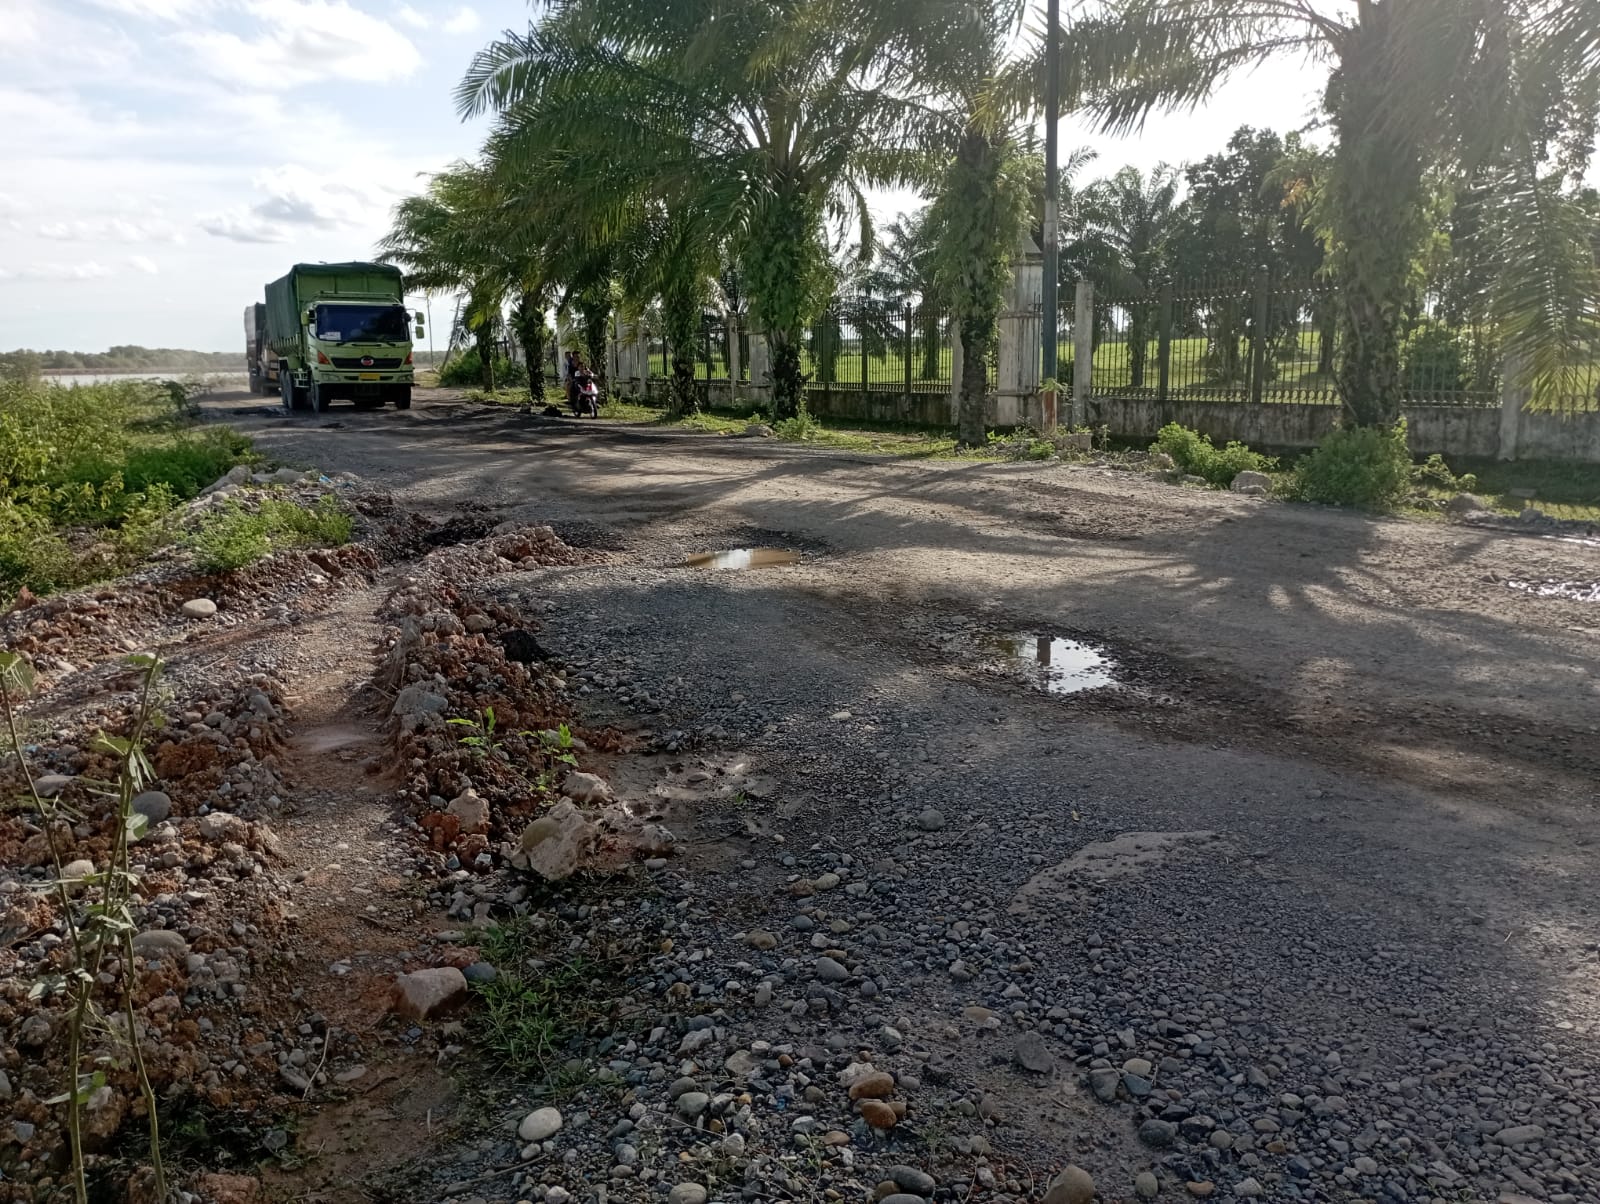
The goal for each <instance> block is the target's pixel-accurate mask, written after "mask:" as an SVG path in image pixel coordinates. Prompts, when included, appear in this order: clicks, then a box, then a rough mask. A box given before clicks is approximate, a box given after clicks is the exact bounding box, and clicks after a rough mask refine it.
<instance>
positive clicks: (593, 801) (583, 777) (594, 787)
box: [561, 771, 611, 807]
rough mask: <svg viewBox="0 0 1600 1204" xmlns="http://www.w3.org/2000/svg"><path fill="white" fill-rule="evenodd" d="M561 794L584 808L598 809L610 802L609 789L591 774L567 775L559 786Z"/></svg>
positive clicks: (602, 781) (603, 782) (601, 780)
mask: <svg viewBox="0 0 1600 1204" xmlns="http://www.w3.org/2000/svg"><path fill="white" fill-rule="evenodd" d="M561 792H562V793H563V794H565V795H566V796H567V797H568V798H570V799H571V800H572V801H573V802H575V803H579V804H582V805H584V806H590V807H599V806H604V805H605V804H606V803H609V802H610V801H611V787H609V786H607V785H606V784H605V781H604V780H603V779H601V778H598V777H596V776H595V775H594V774H592V773H578V772H576V771H574V772H572V773H569V774H568V775H567V780H566V781H565V782H563V783H562V784H561Z"/></svg>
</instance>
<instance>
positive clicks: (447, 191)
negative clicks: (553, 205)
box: [378, 163, 544, 400]
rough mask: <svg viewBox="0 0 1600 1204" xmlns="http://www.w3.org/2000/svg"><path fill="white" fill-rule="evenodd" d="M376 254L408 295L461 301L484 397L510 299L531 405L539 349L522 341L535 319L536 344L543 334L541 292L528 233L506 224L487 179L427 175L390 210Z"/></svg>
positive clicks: (478, 170) (496, 189)
mask: <svg viewBox="0 0 1600 1204" xmlns="http://www.w3.org/2000/svg"><path fill="white" fill-rule="evenodd" d="M378 254H379V257H380V258H382V259H384V260H386V261H388V262H391V263H397V264H399V265H401V266H402V267H404V268H405V269H406V273H407V277H408V279H409V281H410V283H411V285H412V286H413V287H415V288H421V289H450V290H453V291H457V292H461V293H464V294H465V295H466V308H465V314H464V319H465V323H466V326H467V329H468V330H469V331H471V332H472V335H473V338H474V341H475V342H476V343H477V351H478V357H479V359H480V361H481V363H482V365H483V383H484V385H485V387H487V388H489V389H491V390H492V389H493V388H494V359H495V356H494V352H495V335H496V331H497V327H498V324H499V320H500V315H501V312H502V310H503V309H504V308H505V304H506V301H507V299H508V298H515V299H516V300H517V304H518V315H519V318H518V326H519V330H520V331H522V332H524V339H523V347H524V349H525V351H526V352H527V353H528V355H529V359H530V363H529V376H530V387H532V388H534V390H535V391H534V392H533V394H532V396H533V397H534V399H535V400H537V399H538V397H539V395H540V392H542V383H541V382H534V381H533V380H532V377H533V376H534V375H535V374H534V371H533V364H534V362H542V348H540V347H539V346H538V343H539V340H530V339H529V338H527V337H526V335H527V333H531V330H532V327H533V323H532V315H533V314H534V313H535V312H536V313H537V314H538V330H539V331H540V335H541V337H542V332H543V320H544V309H543V303H542V301H538V302H537V303H535V299H537V298H539V297H540V296H541V295H542V292H543V287H544V285H543V278H542V273H541V269H540V265H539V257H538V248H537V247H536V246H535V245H534V244H533V241H532V238H531V231H530V230H529V229H528V228H527V227H526V226H524V225H522V224H521V223H519V222H516V221H514V220H512V218H511V214H510V211H509V210H508V208H507V204H506V195H505V192H504V189H503V186H502V183H501V181H499V180H498V179H497V178H496V176H495V174H494V173H493V172H492V171H490V170H489V169H487V168H485V167H483V166H480V165H472V164H467V163H457V164H455V165H454V166H452V167H451V168H449V169H448V170H446V171H442V172H440V173H438V174H437V175H435V176H434V177H433V178H432V179H430V180H429V181H428V186H427V188H426V190H425V191H423V192H421V193H419V194H417V195H415V196H410V197H406V198H405V199H404V200H402V201H401V202H400V203H399V204H398V205H396V206H395V209H394V217H393V222H392V225H391V227H390V230H389V233H388V234H387V235H386V236H385V237H384V238H383V240H382V241H381V242H380V243H379V244H378ZM536 351H538V352H539V354H540V360H538V361H536V360H535V358H534V357H535V353H536ZM539 375H540V376H541V377H542V372H541V373H540V374H539Z"/></svg>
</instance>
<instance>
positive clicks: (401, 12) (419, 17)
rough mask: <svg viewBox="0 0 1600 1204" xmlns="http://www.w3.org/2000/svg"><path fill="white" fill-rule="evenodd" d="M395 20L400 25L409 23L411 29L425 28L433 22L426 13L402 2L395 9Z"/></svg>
mask: <svg viewBox="0 0 1600 1204" xmlns="http://www.w3.org/2000/svg"><path fill="white" fill-rule="evenodd" d="M394 15H395V20H397V21H399V22H400V23H401V24H402V25H409V26H411V28H412V29H427V28H428V26H430V25H432V24H433V21H432V19H430V18H429V16H428V14H427V13H420V12H418V11H417V10H416V9H414V8H412V7H411V6H410V5H409V4H402V5H401V6H400V7H399V8H397V9H396V10H395V13H394Z"/></svg>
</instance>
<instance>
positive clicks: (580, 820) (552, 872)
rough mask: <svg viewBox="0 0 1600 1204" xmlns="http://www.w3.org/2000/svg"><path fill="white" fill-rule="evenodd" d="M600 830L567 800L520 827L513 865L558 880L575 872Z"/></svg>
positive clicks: (588, 852)
mask: <svg viewBox="0 0 1600 1204" xmlns="http://www.w3.org/2000/svg"><path fill="white" fill-rule="evenodd" d="M598 838H599V832H598V830H597V829H596V828H595V826H594V824H592V823H590V822H589V820H588V819H587V818H585V817H584V815H583V813H582V812H580V811H579V810H578V809H577V808H576V807H575V806H573V805H572V803H571V802H570V801H569V800H567V799H562V800H561V801H560V802H559V803H557V804H556V805H555V806H554V807H552V808H550V810H549V811H547V812H546V813H545V814H543V815H541V816H540V817H539V818H538V819H536V820H534V821H533V822H532V823H531V824H529V825H528V826H527V827H526V828H524V829H523V830H522V838H521V839H520V840H519V841H518V842H517V844H518V848H517V858H516V859H515V861H514V864H518V865H522V866H523V867H524V868H527V869H530V870H532V871H533V872H534V873H536V874H538V875H539V876H540V877H541V878H545V879H548V880H549V881H551V882H559V881H560V880H561V879H563V878H568V877H570V876H571V875H572V874H573V873H575V872H576V871H577V870H578V869H579V868H580V867H581V866H582V865H583V862H584V860H585V858H587V857H588V856H589V854H590V853H591V852H592V851H593V849H594V846H595V842H596V841H597V840H598Z"/></svg>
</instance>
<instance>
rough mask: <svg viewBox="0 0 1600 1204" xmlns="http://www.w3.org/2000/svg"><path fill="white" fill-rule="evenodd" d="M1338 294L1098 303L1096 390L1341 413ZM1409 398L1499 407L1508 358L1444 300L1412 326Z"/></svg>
mask: <svg viewBox="0 0 1600 1204" xmlns="http://www.w3.org/2000/svg"><path fill="white" fill-rule="evenodd" d="M1338 300H1339V298H1338V293H1337V291H1336V288H1335V286H1333V285H1330V284H1327V283H1323V282H1309V283H1308V282H1292V283H1286V282H1274V281H1271V280H1269V279H1268V278H1267V277H1266V276H1265V275H1264V274H1260V273H1258V274H1256V275H1255V276H1254V277H1252V278H1250V279H1248V280H1244V281H1207V282H1198V283H1193V284H1172V283H1168V284H1163V285H1161V286H1159V287H1157V288H1155V289H1153V290H1150V291H1148V292H1145V293H1142V294H1127V295H1098V296H1096V298H1095V306H1094V320H1095V351H1094V365H1093V368H1094V371H1093V376H1092V382H1093V383H1092V386H1091V387H1092V391H1093V393H1094V395H1096V396H1110V397H1150V398H1154V399H1157V400H1169V399H1170V400H1183V399H1189V400H1214V401H1248V402H1257V403H1261V402H1300V403H1305V404H1311V405H1338V404H1339V395H1338V389H1337V385H1336V382H1335V378H1334V371H1335V365H1336V364H1337V363H1338V362H1339V352H1340V347H1339V341H1338V340H1339V335H1338V325H1339V323H1338V312H1337V305H1338ZM1400 377H1401V389H1402V392H1403V394H1404V397H1405V402H1406V404H1407V405H1410V406H1419V405H1440V406H1458V407H1459V406H1466V407H1484V408H1490V407H1494V406H1498V405H1499V404H1500V348H1499V345H1498V343H1497V342H1496V340H1494V339H1493V338H1492V337H1491V336H1490V334H1489V333H1488V332H1487V331H1486V330H1484V329H1482V328H1479V327H1475V326H1472V325H1470V324H1465V325H1464V324H1459V323H1452V322H1448V321H1446V320H1445V317H1444V316H1443V314H1442V313H1441V307H1440V305H1439V303H1438V302H1437V300H1436V299H1434V298H1424V299H1423V300H1422V301H1421V302H1420V303H1419V304H1417V305H1415V306H1414V307H1413V308H1412V310H1411V311H1410V312H1408V313H1407V314H1406V316H1405V322H1404V324H1403V327H1402V331H1401V345H1400Z"/></svg>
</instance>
